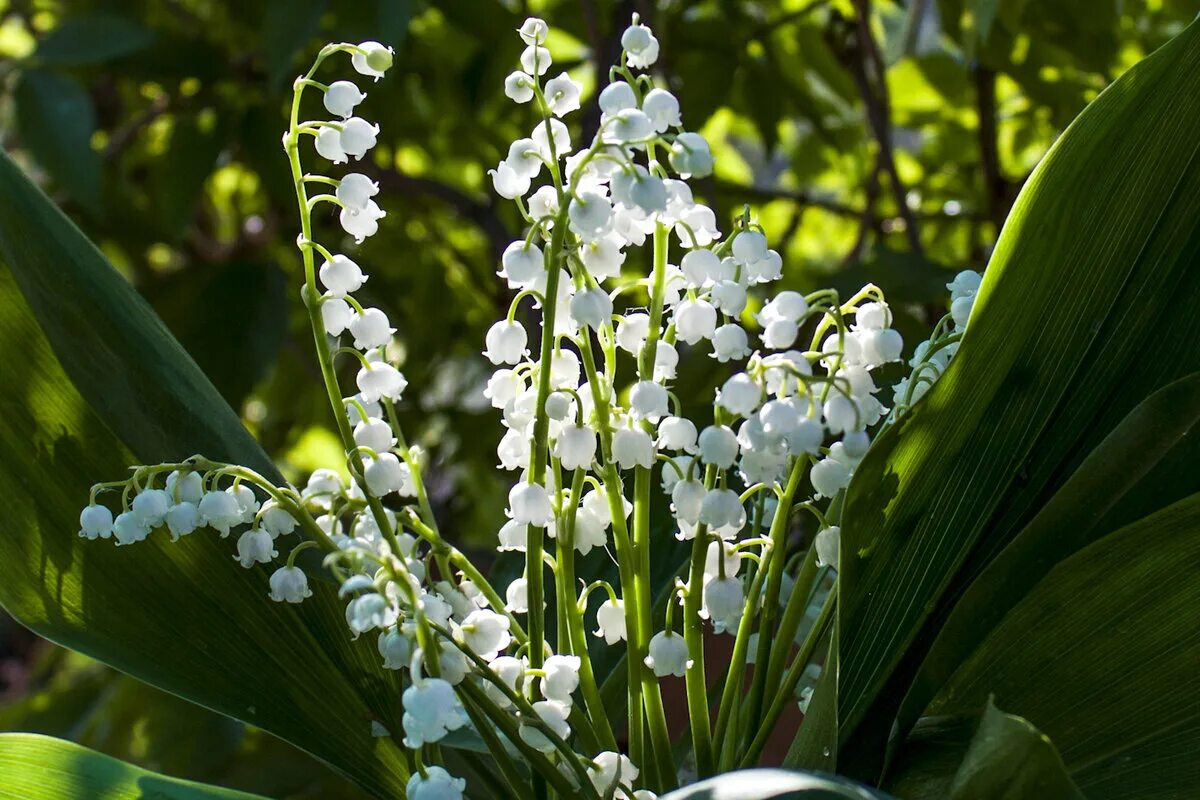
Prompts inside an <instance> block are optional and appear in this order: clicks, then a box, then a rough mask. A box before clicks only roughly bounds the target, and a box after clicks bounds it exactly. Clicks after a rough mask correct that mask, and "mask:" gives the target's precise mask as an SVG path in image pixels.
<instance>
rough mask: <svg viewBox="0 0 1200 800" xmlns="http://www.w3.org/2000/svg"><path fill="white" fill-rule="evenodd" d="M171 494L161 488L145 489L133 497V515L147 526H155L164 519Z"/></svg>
mask: <svg viewBox="0 0 1200 800" xmlns="http://www.w3.org/2000/svg"><path fill="white" fill-rule="evenodd" d="M170 507H171V496H170V495H169V494H167V493H166V492H164V491H163V490H162V489H146V490H144V491H142V492H139V493H138V495H137V497H134V498H133V506H132V508H133V515H134V516H135V517H137V520H138V522H140V523H141V524H143V525H145V526H146V527H147V528H157V527H158V526H159V525H162V523H163V520H164V519H166V516H167V510H168V509H169V508H170Z"/></svg>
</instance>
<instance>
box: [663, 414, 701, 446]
mask: <svg viewBox="0 0 1200 800" xmlns="http://www.w3.org/2000/svg"><path fill="white" fill-rule="evenodd" d="M696 435H697V434H696V425H695V423H693V422H692V421H691V420H690V419H687V418H686V417H664V418H663V421H662V422H660V423H658V441H657V444H658V446H659V447H661V448H663V449H666V450H676V451H679V450H682V451H683V452H685V453H695V452H696Z"/></svg>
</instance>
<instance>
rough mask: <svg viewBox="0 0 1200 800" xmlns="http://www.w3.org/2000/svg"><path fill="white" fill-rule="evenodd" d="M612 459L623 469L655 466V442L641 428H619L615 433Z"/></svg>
mask: <svg viewBox="0 0 1200 800" xmlns="http://www.w3.org/2000/svg"><path fill="white" fill-rule="evenodd" d="M612 457H613V460H614V461H616V462H617V466H619V467H620V468H621V469H633V468H634V467H646V468H650V467H652V466H654V440H653V439H652V438H650V434H648V433H646V432H645V431H644V430H642V429H641V428H618V429H617V430H616V431H614V432H613V437H612Z"/></svg>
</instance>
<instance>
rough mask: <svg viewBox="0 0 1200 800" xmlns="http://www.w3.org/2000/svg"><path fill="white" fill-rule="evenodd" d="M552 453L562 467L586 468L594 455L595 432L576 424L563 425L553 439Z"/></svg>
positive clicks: (570, 468) (569, 468) (572, 468)
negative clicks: (560, 462)
mask: <svg viewBox="0 0 1200 800" xmlns="http://www.w3.org/2000/svg"><path fill="white" fill-rule="evenodd" d="M554 455H555V457H556V458H558V459H559V460H561V461H562V466H563V469H567V470H575V469H587V468H588V467H590V466H591V465H592V460H593V459H594V458H595V457H596V432H595V431H593V430H592V429H591V428H587V427H580V426H578V425H564V426H563V427H562V429H561V430H560V431H559V433H558V436H557V437H556V438H555V440H554Z"/></svg>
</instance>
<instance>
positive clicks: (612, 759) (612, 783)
mask: <svg viewBox="0 0 1200 800" xmlns="http://www.w3.org/2000/svg"><path fill="white" fill-rule="evenodd" d="M637 776H638V768H637V767H635V766H634V764H633V762H632V761H630V760H629V757H628V756H626V755H624V754H623V753H614V752H612V751H605V752H603V753H597V754H596V755H595V757H593V758H592V763H591V764H589V765H588V778H589V779H590V780H591V782H592V786H593V787H594V788H595V789H596V791H597V792H598V793H599V794H600V796H601V797H608V796H609V795H608V794H607V793H608V792H609V791H611V790H613V789H614V788H615V789H616V791H615V792H614V794H613V795H612V796H613V797H620V798H628V797H629V796H630V795H629V794H628V792H627V791H626V790H627V789H629V790H631V789H632V788H633V782H634V781H635V780H636V779H637ZM635 794H636V793H635ZM634 800H641V798H638V797H636V796H635V797H634Z"/></svg>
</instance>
